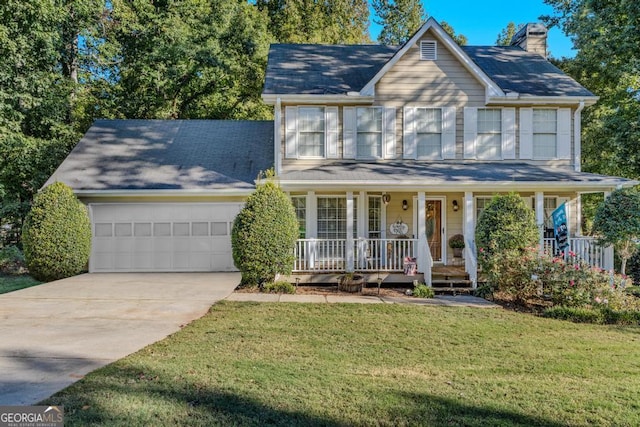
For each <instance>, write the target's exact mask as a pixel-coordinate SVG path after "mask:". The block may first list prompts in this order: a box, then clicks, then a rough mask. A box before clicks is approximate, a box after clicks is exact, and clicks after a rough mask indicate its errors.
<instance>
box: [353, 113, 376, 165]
mask: <svg viewBox="0 0 640 427" xmlns="http://www.w3.org/2000/svg"><path fill="white" fill-rule="evenodd" d="M356 131H357V139H356V157H358V158H376V159H379V158H381V157H382V108H381V107H359V108H357V109H356Z"/></svg>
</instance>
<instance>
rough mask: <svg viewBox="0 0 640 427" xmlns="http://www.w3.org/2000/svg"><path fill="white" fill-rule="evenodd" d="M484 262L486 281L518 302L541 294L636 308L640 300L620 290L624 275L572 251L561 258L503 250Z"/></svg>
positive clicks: (558, 300)
mask: <svg viewBox="0 0 640 427" xmlns="http://www.w3.org/2000/svg"><path fill="white" fill-rule="evenodd" d="M480 255H481V256H483V254H482V252H481V253H480ZM485 265H488V266H489V268H488V269H487V270H486V271H484V273H485V274H486V277H487V281H488V283H489V284H490V285H491V286H492V287H493V288H494V289H496V290H499V291H502V292H505V293H506V294H508V295H510V296H511V297H513V298H514V299H515V300H517V301H520V302H526V301H527V300H529V299H531V298H539V297H541V298H545V299H548V300H550V301H551V302H552V303H553V305H554V306H563V307H600V308H601V307H605V308H608V309H611V310H640V300H639V299H638V298H634V297H633V296H631V295H628V294H627V293H626V292H625V290H624V288H625V287H626V286H627V285H629V284H630V283H631V281H630V280H629V279H628V278H626V277H625V276H622V275H619V274H612V273H610V272H608V271H605V270H602V269H600V268H593V267H590V266H589V265H588V264H586V263H585V262H584V261H582V260H581V259H579V257H578V256H577V255H576V254H574V253H572V252H569V253H568V256H567V259H566V260H565V259H564V258H563V257H560V256H551V255H549V254H546V253H545V254H539V253H538V250H537V248H525V249H523V250H505V251H502V252H500V253H493V254H491V262H490V263H486V264H485Z"/></svg>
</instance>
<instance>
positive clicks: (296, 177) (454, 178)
mask: <svg viewBox="0 0 640 427" xmlns="http://www.w3.org/2000/svg"><path fill="white" fill-rule="evenodd" d="M280 179H281V181H283V182H286V181H309V182H310V183H313V182H328V183H330V182H331V181H340V182H348V181H353V182H366V183H373V184H375V183H376V182H385V183H393V182H398V183H400V182H406V181H424V183H425V184H451V185H456V184H461V183H464V184H466V183H484V184H491V183H499V182H502V183H504V182H513V183H516V184H517V183H518V182H521V183H524V182H528V183H531V182H540V183H546V182H566V183H592V184H603V183H607V182H611V181H612V180H615V181H616V183H619V184H622V183H625V182H632V181H631V180H628V179H625V178H617V177H611V176H606V175H597V174H592V173H586V172H577V171H574V170H572V169H561V168H557V167H545V166H539V165H532V164H527V163H507V162H455V163H453V162H416V161H406V160H404V161H402V162H385V163H354V162H335V163H332V164H326V165H321V166H318V167H311V168H308V169H299V170H288V171H284V172H283V173H281V174H280ZM516 187H517V185H516Z"/></svg>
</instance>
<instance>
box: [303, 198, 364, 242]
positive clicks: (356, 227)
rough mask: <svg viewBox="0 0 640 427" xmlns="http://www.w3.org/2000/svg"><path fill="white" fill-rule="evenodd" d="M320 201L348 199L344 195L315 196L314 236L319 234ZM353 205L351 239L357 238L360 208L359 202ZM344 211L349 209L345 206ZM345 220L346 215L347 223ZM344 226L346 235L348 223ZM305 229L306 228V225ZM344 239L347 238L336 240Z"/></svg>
mask: <svg viewBox="0 0 640 427" xmlns="http://www.w3.org/2000/svg"><path fill="white" fill-rule="evenodd" d="M320 199H344V200H345V201H347V200H348V197H347V195H346V194H323V195H318V196H316V203H315V222H316V235H319V234H320V227H318V225H319V221H320V216H319V215H318V213H319V212H320V210H319V203H318V200H320ZM352 200H358V197H352ZM354 204H355V211H356V212H354V214H355V215H353V235H354V236H353V237H354V238H357V235H356V234H357V230H358V223H359V220H358V212H359V211H360V209H361V207H360V203H359V202H355V203H354ZM306 209H307V210H308V209H309V206H308V204H307V208H306ZM345 209H349V207H348V206H345ZM367 210H368V204H367ZM347 218H348V214H347V215H345V221H347ZM345 225H346V231H345V233H347V231H348V230H349V226H348V223H345ZM307 228H308V225H307ZM318 238H321V237H318ZM346 238H348V237H340V238H338V239H346ZM322 239H325V237H322Z"/></svg>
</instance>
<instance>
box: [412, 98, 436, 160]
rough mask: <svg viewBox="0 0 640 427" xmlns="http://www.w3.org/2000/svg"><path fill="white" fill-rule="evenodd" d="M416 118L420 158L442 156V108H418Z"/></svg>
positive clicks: (417, 146) (417, 145)
mask: <svg viewBox="0 0 640 427" xmlns="http://www.w3.org/2000/svg"><path fill="white" fill-rule="evenodd" d="M414 120H415V123H416V148H417V152H418V153H417V154H418V159H440V158H442V109H440V108H416V110H415V118H414Z"/></svg>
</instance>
